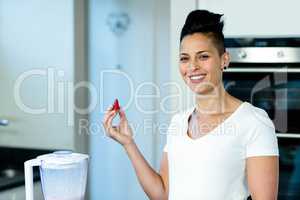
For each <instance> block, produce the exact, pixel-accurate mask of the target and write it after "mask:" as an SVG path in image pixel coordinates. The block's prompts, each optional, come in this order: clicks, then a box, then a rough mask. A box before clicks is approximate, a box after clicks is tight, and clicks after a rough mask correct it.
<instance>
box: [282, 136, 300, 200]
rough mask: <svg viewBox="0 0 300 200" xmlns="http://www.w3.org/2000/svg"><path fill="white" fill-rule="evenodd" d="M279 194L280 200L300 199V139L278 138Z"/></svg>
mask: <svg viewBox="0 0 300 200" xmlns="http://www.w3.org/2000/svg"><path fill="white" fill-rule="evenodd" d="M278 143H279V154H280V157H279V158H280V160H279V167H280V174H279V192H278V200H299V199H300V137H299V138H287V137H285V138H278Z"/></svg>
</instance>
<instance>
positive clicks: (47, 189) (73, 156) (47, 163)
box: [24, 151, 89, 200]
mask: <svg viewBox="0 0 300 200" xmlns="http://www.w3.org/2000/svg"><path fill="white" fill-rule="evenodd" d="M88 159H89V156H88V155H85V154H79V153H72V152H71V151H56V152H54V153H51V154H45V155H41V156H38V157H37V158H36V159H32V160H28V161H26V162H25V163H24V167H25V191H26V200H33V199H34V198H33V196H34V195H33V167H34V166H39V170H40V177H41V184H42V190H43V195H44V199H45V200H58V199H59V200H83V199H84V195H85V189H86V182H87V171H88Z"/></svg>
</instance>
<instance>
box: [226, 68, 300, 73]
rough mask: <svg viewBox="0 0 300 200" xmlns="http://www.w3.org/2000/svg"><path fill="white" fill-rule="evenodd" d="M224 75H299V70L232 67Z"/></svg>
mask: <svg viewBox="0 0 300 200" xmlns="http://www.w3.org/2000/svg"><path fill="white" fill-rule="evenodd" d="M224 72H225V73H227V72H248V73H253V72H255V73H265V72H271V73H273V72H276V73H278V72H280V73H299V72H300V68H275V67H255V68H253V67H251V68H246V67H232V68H230V67H229V68H228V69H226V70H224Z"/></svg>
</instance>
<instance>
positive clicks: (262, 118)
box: [239, 102, 274, 129]
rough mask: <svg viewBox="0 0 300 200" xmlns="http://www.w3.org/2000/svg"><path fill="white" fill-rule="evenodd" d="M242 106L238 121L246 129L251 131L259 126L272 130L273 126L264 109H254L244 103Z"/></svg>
mask: <svg viewBox="0 0 300 200" xmlns="http://www.w3.org/2000/svg"><path fill="white" fill-rule="evenodd" d="M243 106H244V107H243V110H242V115H241V118H239V119H240V120H241V121H240V122H244V123H245V124H246V126H247V127H248V128H250V129H251V128H255V127H258V126H259V127H266V128H267V127H268V128H271V129H274V124H273V122H272V120H271V119H270V117H269V115H268V113H267V112H266V111H265V110H264V109H261V108H259V107H256V106H254V105H253V104H251V103H249V102H244V105H243Z"/></svg>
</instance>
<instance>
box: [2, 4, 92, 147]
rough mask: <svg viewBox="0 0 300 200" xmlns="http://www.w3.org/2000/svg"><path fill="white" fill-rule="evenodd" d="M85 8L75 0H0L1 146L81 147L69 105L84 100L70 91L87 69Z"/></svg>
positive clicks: (75, 115)
mask: <svg viewBox="0 0 300 200" xmlns="http://www.w3.org/2000/svg"><path fill="white" fill-rule="evenodd" d="M83 10H84V1H79V0H64V1H61V0H44V1H39V0H27V1H18V0H10V1H7V0H0V21H1V23H0V69H1V73H0V91H1V93H2V94H1V100H0V101H1V102H0V119H5V120H8V122H9V123H8V125H7V126H0V146H10V147H24V148H37V149H76V150H78V148H77V146H82V143H83V141H84V138H83V136H80V134H78V133H77V132H76V130H77V128H78V123H77V122H78V120H79V118H84V116H79V114H77V113H76V112H74V111H73V107H72V106H73V104H74V102H75V104H76V106H77V107H82V106H83V105H84V103H85V102H86V95H84V93H83V92H82V91H81V90H80V91H79V90H78V91H76V92H75V93H73V91H74V90H73V87H74V85H75V84H76V83H78V82H79V81H81V80H85V73H86V72H85V71H87V70H86V69H85V63H84V53H83V51H84V28H83V20H82V19H83V13H84V12H83ZM74 97H76V98H74ZM79 137H81V138H79ZM79 144H81V145H79ZM79 151H81V149H80V150H79Z"/></svg>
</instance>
